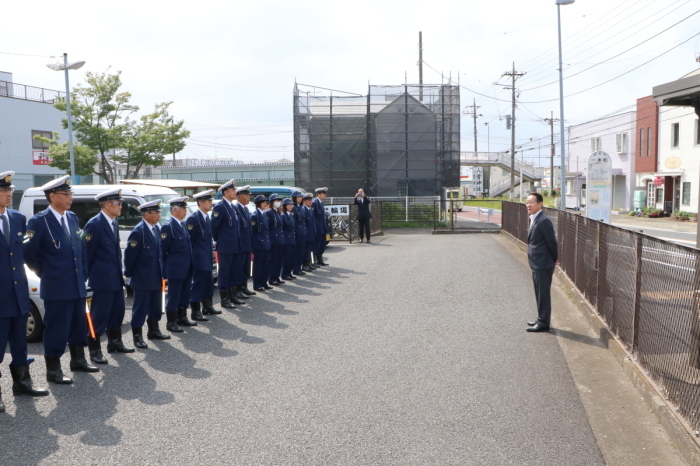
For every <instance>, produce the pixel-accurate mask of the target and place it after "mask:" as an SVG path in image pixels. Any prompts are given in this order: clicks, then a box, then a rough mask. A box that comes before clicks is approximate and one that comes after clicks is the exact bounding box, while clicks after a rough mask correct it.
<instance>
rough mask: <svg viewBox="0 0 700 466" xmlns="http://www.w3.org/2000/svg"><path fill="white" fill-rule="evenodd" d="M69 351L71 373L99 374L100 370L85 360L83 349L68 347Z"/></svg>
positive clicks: (80, 347)
mask: <svg viewBox="0 0 700 466" xmlns="http://www.w3.org/2000/svg"><path fill="white" fill-rule="evenodd" d="M68 351H70V370H72V371H73V372H99V371H100V370H99V369H98V368H97V367H95V366H93V365H92V364H90V363H89V362H87V359H85V347H83V346H78V345H68Z"/></svg>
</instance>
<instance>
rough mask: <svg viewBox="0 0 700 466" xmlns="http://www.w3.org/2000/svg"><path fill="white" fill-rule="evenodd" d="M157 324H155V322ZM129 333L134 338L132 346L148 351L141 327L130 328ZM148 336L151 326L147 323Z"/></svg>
mask: <svg viewBox="0 0 700 466" xmlns="http://www.w3.org/2000/svg"><path fill="white" fill-rule="evenodd" d="M156 324H157V322H156ZM131 333H132V334H133V336H134V346H135V347H137V348H138V349H148V345H147V344H146V342H145V341H143V327H131ZM148 336H149V338H150V336H151V325H150V321H149V325H148Z"/></svg>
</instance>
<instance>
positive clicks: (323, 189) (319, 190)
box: [316, 188, 328, 193]
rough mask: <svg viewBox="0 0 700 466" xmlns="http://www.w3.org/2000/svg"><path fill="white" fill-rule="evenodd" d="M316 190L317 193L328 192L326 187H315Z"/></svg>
mask: <svg viewBox="0 0 700 466" xmlns="http://www.w3.org/2000/svg"><path fill="white" fill-rule="evenodd" d="M316 192H317V193H327V192H328V188H316Z"/></svg>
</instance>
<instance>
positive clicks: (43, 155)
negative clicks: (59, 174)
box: [32, 150, 53, 165]
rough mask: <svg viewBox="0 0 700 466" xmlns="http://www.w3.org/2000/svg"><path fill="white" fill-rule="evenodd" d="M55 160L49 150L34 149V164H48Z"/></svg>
mask: <svg viewBox="0 0 700 466" xmlns="http://www.w3.org/2000/svg"><path fill="white" fill-rule="evenodd" d="M51 162H53V159H52V158H51V156H50V155H49V153H48V152H46V151H43V150H33V151H32V165H48V164H50V163H51Z"/></svg>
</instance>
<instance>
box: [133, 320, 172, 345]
mask: <svg viewBox="0 0 700 466" xmlns="http://www.w3.org/2000/svg"><path fill="white" fill-rule="evenodd" d="M146 324H148V333H147V334H146V336H147V337H148V339H149V340H170V335H166V334H164V333H163V332H161V331H160V326H159V325H158V321H157V320H147V321H146ZM133 330H138V331H139V336H141V328H140V327H139V328H138V329H133ZM135 338H136V333H134V339H135ZM141 342H143V337H142V338H141ZM143 344H144V348H148V345H147V344H146V343H145V342H144V343H143Z"/></svg>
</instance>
